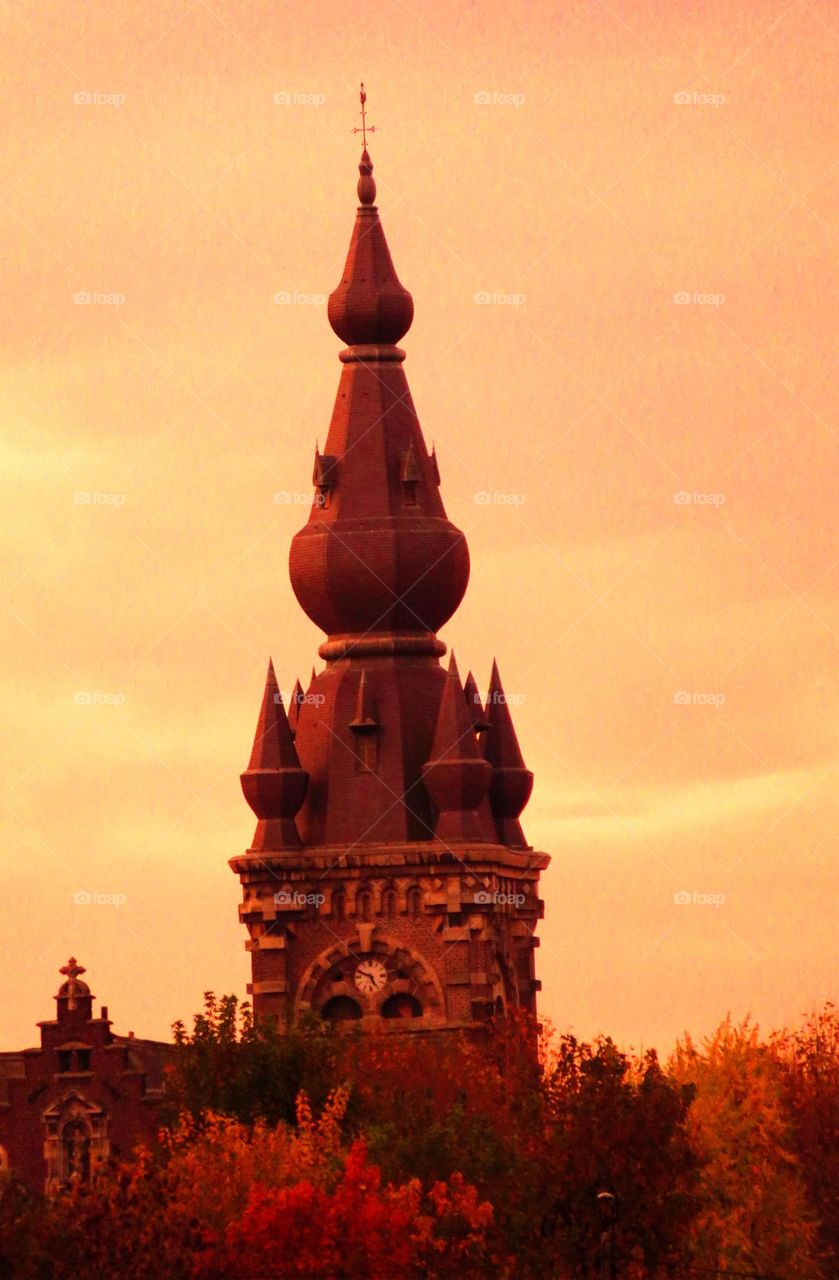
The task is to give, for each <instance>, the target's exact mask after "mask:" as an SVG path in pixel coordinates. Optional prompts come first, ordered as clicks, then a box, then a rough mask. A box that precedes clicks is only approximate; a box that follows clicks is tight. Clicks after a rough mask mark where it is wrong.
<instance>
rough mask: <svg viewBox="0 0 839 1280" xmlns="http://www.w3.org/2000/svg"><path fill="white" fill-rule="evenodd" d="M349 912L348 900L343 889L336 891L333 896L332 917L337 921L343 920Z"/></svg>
mask: <svg viewBox="0 0 839 1280" xmlns="http://www.w3.org/2000/svg"><path fill="white" fill-rule="evenodd" d="M346 912H347V898H346V894H345V893H344V890H343V889H335V891H334V892H333V894H332V915H333V917H334V919H335V920H338V921H340V920H343V919H344V916H345V915H346Z"/></svg>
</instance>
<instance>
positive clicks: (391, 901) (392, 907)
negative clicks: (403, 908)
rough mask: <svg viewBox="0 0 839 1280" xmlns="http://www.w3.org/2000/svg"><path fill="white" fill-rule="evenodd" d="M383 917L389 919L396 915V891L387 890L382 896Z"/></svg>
mask: <svg viewBox="0 0 839 1280" xmlns="http://www.w3.org/2000/svg"><path fill="white" fill-rule="evenodd" d="M382 915H383V916H386V917H387V918H388V919H390V917H391V916H395V915H396V891H395V890H394V889H385V891H384V893H383V894H382Z"/></svg>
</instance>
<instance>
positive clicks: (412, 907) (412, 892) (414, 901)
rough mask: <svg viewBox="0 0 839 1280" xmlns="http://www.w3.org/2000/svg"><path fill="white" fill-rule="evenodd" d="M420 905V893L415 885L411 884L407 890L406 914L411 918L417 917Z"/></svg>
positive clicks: (416, 918) (415, 918)
mask: <svg viewBox="0 0 839 1280" xmlns="http://www.w3.org/2000/svg"><path fill="white" fill-rule="evenodd" d="M421 905H422V895H421V893H420V891H419V888H418V887H417V885H412V886H411V888H410V889H409V890H408V898H407V906H408V915H409V916H410V918H411V919H412V920H418V919H419V913H420V907H421Z"/></svg>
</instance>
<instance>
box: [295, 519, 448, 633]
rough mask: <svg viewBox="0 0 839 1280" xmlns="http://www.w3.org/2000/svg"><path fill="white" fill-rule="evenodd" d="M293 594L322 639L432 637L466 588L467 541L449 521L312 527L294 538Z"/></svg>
mask: <svg viewBox="0 0 839 1280" xmlns="http://www.w3.org/2000/svg"><path fill="white" fill-rule="evenodd" d="M289 572H290V575H291V585H292V587H293V589H294V594H295V595H296V596H297V599H298V601H299V602H300V605H301V607H302V608H303V610H304V611H305V612H306V613H307V614H308V616H309V617H310V618H311V620H312V621H313V622H314V623H315V624H316V625H317V626H318V627H320V628H321V630H322V631H325V632H326V634H327V635H330V636H332V635H351V634H359V635H363V634H366V633H370V632H374V633H381V632H403V633H404V632H423V631H430V632H436V631H438V630H439V629H440V627H442V626H443V625H444V623H446V622H447V621H448V620H449V618H450V617H451V616H452V614H453V613H454V612H455V610H456V609H457V607H458V605H459V604H460V602H461V600H462V599H463V596H464V593H465V591H466V587H467V585H468V582H469V549H468V547H467V544H466V538H465V537H464V535H463V534H462V533H461V532H460V530H459V529H456V528H455V526H454V525H453V524H451V523H450V522H449V521H448V520H445V519H439V518H435V517H419V518H417V519H416V520H414V521H410V522H408V521H406V520H405V518H404V517H401V518H399V519H398V520H397V519H394V518H392V517H391V518H378V519H375V518H374V519H369V520H352V521H341V522H340V523H339V524H337V525H331V524H328V523H326V522H317V523H312V524H308V525H306V526H305V527H304V528H303V529H301V530H300V532H299V533H297V534H296V535H295V537H294V538H293V539H292V543H291V551H290V554H289Z"/></svg>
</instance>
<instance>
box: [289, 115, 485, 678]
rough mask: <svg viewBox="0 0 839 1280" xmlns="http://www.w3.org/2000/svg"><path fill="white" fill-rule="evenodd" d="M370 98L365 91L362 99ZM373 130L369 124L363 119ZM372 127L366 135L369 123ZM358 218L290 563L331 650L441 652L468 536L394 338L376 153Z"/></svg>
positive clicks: (366, 159)
mask: <svg viewBox="0 0 839 1280" xmlns="http://www.w3.org/2000/svg"><path fill="white" fill-rule="evenodd" d="M362 106H364V102H362ZM362 128H363V129H365V130H366V131H368V132H369V131H370V126H367V125H366V122H365V123H364V124H363V125H362ZM364 136H365V137H366V134H364ZM359 173H360V178H359V183H358V196H359V200H360V204H359V206H358V208H357V210H356V217H355V225H354V227H353V231H352V236H351V238H350V247H349V251H348V253H347V260H346V264H345V266H344V271H343V275H342V277H341V281H340V284H339V285H338V287H337V289H335V290H334V292H333V293H332V294H331V295H330V298H329V307H328V314H329V322H330V324H331V325H332V328H333V329H334V331H335V333H336V334H337V335H338V337H339V338H341V339H342V340H343V341H344V342H345V343H347V347H346V349H345V350H343V351H342V352H341V353H340V360H341V363H342V365H343V370H342V373H341V381H340V386H339V388H338V395H337V398H336V401H335V407H334V410H333V413H332V422H331V425H330V428H329V434H328V437H327V441H326V445H325V447H324V451H323V454H321V453H320V451H319V450H318V451H317V453H316V458H315V486H316V488H317V498H316V501H315V503H314V504H313V506H312V509H311V512H310V515H309V521H308V523H307V525H306V526H305V528H303V529H301V530H300V532H299V533H298V534H297V535H296V537H295V538H294V540H293V542H292V547H291V554H290V559H289V568H290V573H291V583H292V587H293V588H294V592H295V594H296V596H297V599H298V600H299V602H300V604H301V605H302V607H303V609H304V610H305V611H306V613H307V614H308V615H309V617H310V618H311V619H312V621H313V622H315V623H316V624H317V625H318V626H319V627H321V628H322V630H323V631H325V632H326V633H327V636H328V637H330V638H329V640H328V641H327V642H326V644H325V645H323V646H322V648H321V651H320V652H321V655H322V656H323V657H324V658H326V659H327V660H328V661H331V660H335V659H337V658H340V657H342V656H344V655H345V654H349V653H352V655H353V656H354V657H363V656H366V655H373V654H375V655H377V656H381V655H382V654H385V653H397V652H401V653H408V652H410V653H413V654H416V655H419V654H429V655H439V654H441V653H445V645H443V644H442V642H441V641H439V640H438V639H437V638H436V634H435V633H436V632H437V631H438V630H439V628H440V627H441V626H442V625H443V624H444V623H445V622H446V621H447V620H448V619H449V618H450V617H451V615H452V614H453V613H454V611H455V609H456V608H457V606H458V605H459V604H460V601H461V599H462V598H463V593H464V592H465V590H466V584H467V582H468V580H469V552H468V549H467V546H466V539H465V538H464V536H463V534H462V533H461V532H460V530H459V529H456V528H455V527H454V526H453V525H452V524H451V523H450V522H449V521H448V519H447V518H446V512H445V508H444V507H443V503H442V500H441V498H440V493H439V488H438V486H439V475H438V473H437V467H436V459H435V458H434V457H432V456H431V455H429V453H428V450H427V448H426V445H425V441H424V440H423V437H422V431H421V429H420V425H419V421H418V420H417V415H416V411H415V409H414V406H413V402H412V400H411V393H410V390H409V388H408V383H407V381H406V379H405V374H404V371H403V368H402V362H403V361H404V359H405V353H404V351H402V350H401V349H400V348H399V347H397V346H396V345H395V344H396V343H397V342H398V341H399V340H400V338H402V337H403V335H404V334H405V333H407V331H408V329H409V327H410V325H411V321H412V319H413V314H414V304H413V300H412V298H411V295H410V293H409V292H408V290H407V289H405V288H404V287H403V286H402V284H401V283H400V281H399V278H398V276H397V274H396V270H395V268H394V265H393V261H392V259H391V256H390V250H389V248H388V244H387V240H386V239H385V233H384V229H383V227H382V223H381V220H380V218H379V211H378V208H377V207H376V205H375V204H374V203H373V202H374V200H375V198H376V186H375V183H374V181H373V162H372V161H371V159H370V154H369V152H368V150H367V148H366V146H365V147H364V149H363V151H362V153H361V162H360V164H359Z"/></svg>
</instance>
